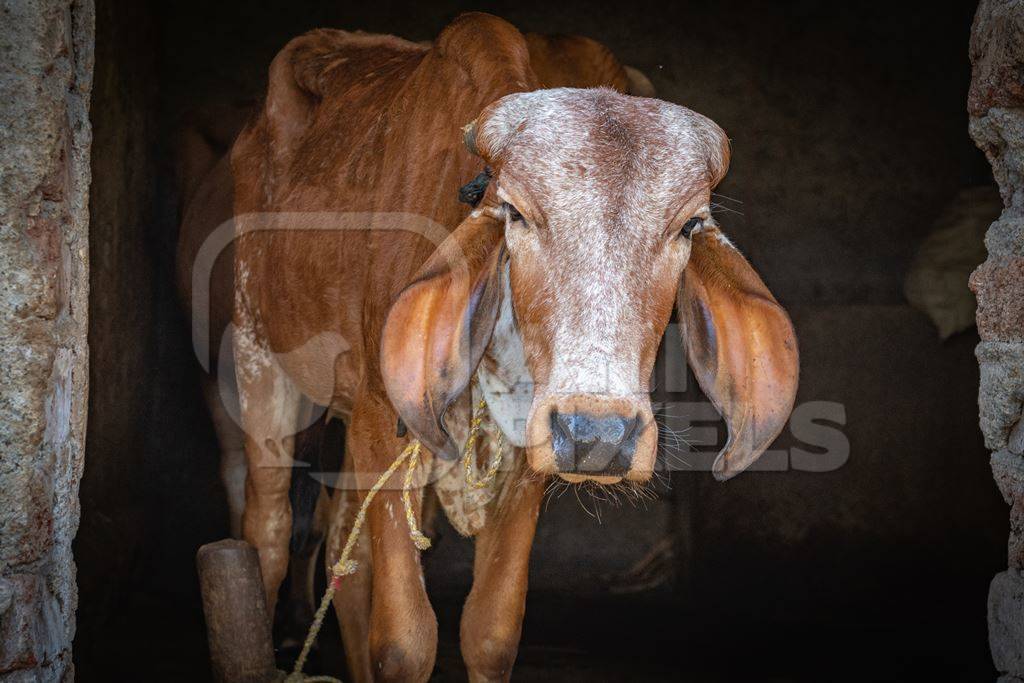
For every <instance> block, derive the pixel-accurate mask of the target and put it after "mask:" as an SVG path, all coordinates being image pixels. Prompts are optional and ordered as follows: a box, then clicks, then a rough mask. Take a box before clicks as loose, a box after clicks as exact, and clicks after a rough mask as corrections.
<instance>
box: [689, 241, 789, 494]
mask: <svg viewBox="0 0 1024 683" xmlns="http://www.w3.org/2000/svg"><path fill="white" fill-rule="evenodd" d="M676 309H677V312H678V314H679V321H680V324H681V325H682V329H681V333H682V337H683V343H684V345H685V346H686V354H687V358H688V359H689V362H690V367H692V368H693V373H694V375H695V376H696V377H697V382H698V383H699V384H700V386H701V389H703V390H704V393H705V394H707V396H708V398H709V399H711V402H712V403H714V404H715V407H716V408H717V409H718V412H719V413H721V414H722V417H723V418H725V422H726V424H727V426H728V428H729V440H728V442H727V443H726V445H725V448H723V449H722V452H721V453H719V454H718V457H717V458H716V459H715V463H714V465H713V467H712V472H713V473H714V475H715V478H716V479H719V480H725V479H729V478H730V477H733V476H735V475H737V474H739V473H740V472H742V471H743V470H745V469H746V468H747V467H749V466H750V465H751V464H753V462H754V461H755V460H757V458H758V456H760V455H761V453H763V452H764V450H765V449H766V448H768V446H769V445H770V444H771V442H772V441H774V440H775V437H776V436H778V435H779V432H781V431H782V428H783V427H784V426H785V424H786V421H787V420H788V419H789V414H790V412H791V411H792V410H793V401H794V400H795V398H796V388H797V381H798V377H799V373H800V367H799V354H798V351H797V344H796V334H795V332H794V331H793V323H792V322H790V319H789V316H788V315H787V314H786V311H785V310H784V309H783V308H782V306H780V305H779V303H778V302H777V301H776V300H775V297H774V296H772V293H771V292H770V291H768V288H767V287H766V286H765V284H764V282H762V281H761V278H760V277H759V276H758V274H757V273H756V272H755V271H754V269H753V268H752V267H751V266H750V264H749V263H748V262H747V260H746V259H745V258H743V255H742V254H740V252H739V251H738V250H737V249H736V247H734V246H733V245H732V243H731V242H729V240H728V239H727V238H726V237H725V235H724V234H722V232H721V231H720V230H719V229H718V228H717V227H710V226H709V227H706V228H704V229H702V230H700V231H699V232H697V233H695V234H694V235H693V243H692V249H691V251H690V262H689V263H688V264H687V266H686V270H685V271H684V272H683V281H682V284H681V285H680V287H679V293H678V295H677V298H676Z"/></svg>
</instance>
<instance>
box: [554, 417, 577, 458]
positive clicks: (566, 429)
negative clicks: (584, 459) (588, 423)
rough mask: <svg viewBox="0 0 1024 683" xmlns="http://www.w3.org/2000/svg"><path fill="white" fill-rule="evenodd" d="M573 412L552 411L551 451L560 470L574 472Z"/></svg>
mask: <svg viewBox="0 0 1024 683" xmlns="http://www.w3.org/2000/svg"><path fill="white" fill-rule="evenodd" d="M572 417H573V416H572V414H569V415H565V414H562V413H559V412H557V411H555V412H552V413H551V451H552V452H553V453H554V454H555V467H557V468H558V471H559V472H572V470H573V469H574V468H575V466H576V455H575V450H576V447H575V442H574V439H573V420H572Z"/></svg>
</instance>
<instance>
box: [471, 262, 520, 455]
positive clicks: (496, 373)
mask: <svg viewBox="0 0 1024 683" xmlns="http://www.w3.org/2000/svg"><path fill="white" fill-rule="evenodd" d="M501 279H502V297H501V309H500V311H499V312H498V321H497V322H496V323H495V325H494V334H493V335H492V336H491V342H490V344H489V345H488V347H487V351H486V353H485V354H484V359H483V362H481V363H480V365H479V367H478V368H477V373H476V374H477V379H478V381H479V384H480V389H481V390H482V391H483V394H484V398H485V399H486V400H487V409H488V411H489V412H490V414H491V418H492V419H493V420H494V421H495V422H496V423H497V424H498V426H499V427H500V428H501V431H502V432H504V434H505V438H507V439H508V440H509V441H510V442H512V444H513V445H515V446H518V447H520V448H523V447H525V446H526V419H527V417H528V416H529V413H530V406H531V405H532V404H533V378H532V377H531V376H530V370H529V369H528V368H527V367H526V353H525V351H524V350H523V340H522V337H520V336H519V330H518V329H517V328H516V320H515V315H514V314H513V312H512V288H511V286H510V284H509V272H508V263H507V262H506V264H505V273H504V276H503V277H502V278H501Z"/></svg>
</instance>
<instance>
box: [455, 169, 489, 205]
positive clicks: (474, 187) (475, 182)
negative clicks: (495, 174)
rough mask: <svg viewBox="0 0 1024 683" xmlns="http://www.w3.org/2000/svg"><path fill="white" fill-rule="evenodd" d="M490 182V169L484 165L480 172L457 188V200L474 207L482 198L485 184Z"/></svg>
mask: <svg viewBox="0 0 1024 683" xmlns="http://www.w3.org/2000/svg"><path fill="white" fill-rule="evenodd" d="M490 182H491V169H490V168H487V167H486V166H485V167H484V170H483V172H482V173H480V174H479V175H477V177H476V178H473V179H472V180H470V181H469V182H468V183H466V184H465V185H463V186H462V187H460V188H459V201H460V202H462V203H463V204H469V205H470V206H472V207H474V208H475V207H476V205H477V204H479V203H480V200H481V199H483V198H484V193H485V192H487V184H488V183H490Z"/></svg>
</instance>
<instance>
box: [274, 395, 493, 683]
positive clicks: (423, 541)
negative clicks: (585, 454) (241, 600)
mask: <svg viewBox="0 0 1024 683" xmlns="http://www.w3.org/2000/svg"><path fill="white" fill-rule="evenodd" d="M486 410H487V402H486V401H485V400H484V399H482V398H481V399H480V402H479V403H478V404H477V406H476V409H475V410H474V411H473V416H472V419H471V420H470V425H469V437H468V438H467V439H466V444H465V446H463V448H462V465H463V467H464V468H465V471H466V484H467V485H468V486H470V487H471V488H474V489H481V488H483V487H485V486H487V485H488V484H490V483H491V481H493V480H494V477H495V476H497V474H498V468H499V467H500V466H501V447H502V433H501V430H500V429H499V430H498V437H497V448H496V449H495V455H494V457H492V458H491V461H490V463H489V464H488V467H487V471H486V472H485V473H484V475H483V476H482V477H480V478H479V479H477V480H475V481H474V475H473V472H472V469H473V468H472V466H473V455H474V450H473V449H474V446H475V445H476V441H477V437H478V436H479V434H480V429H481V425H482V424H483V421H484V415H485V412H486ZM420 450H421V446H420V442H419V441H418V440H416V439H413V440H412V441H410V442H409V445H408V446H406V447H405V449H404V450H403V451H402V452H401V453H400V454H399V455H398V457H397V458H395V460H394V462H392V463H391V465H390V467H388V468H387V469H386V470H384V473H383V474H381V475H380V477H379V478H378V479H377V481H376V483H374V485H373V486H372V487H371V488H370V490H369V491H367V493H366V497H365V498H363V503H362V505H360V506H359V512H357V513H356V518H355V521H354V522H353V523H352V530H351V531H350V532H349V534H348V539H346V541H345V547H344V548H342V550H341V557H339V558H338V561H337V562H335V563H334V566H333V567H331V580H330V581H329V582H328V584H327V590H325V591H324V595H323V598H321V599H320V606H319V607H317V610H316V613H315V614H314V615H313V623H312V624H310V626H309V632H308V633H307V634H306V640H305V642H303V644H302V651H301V652H300V653H299V657H298V659H296V660H295V667H294V668H293V669H292V672H291V673H290V674H288V676H287V678H285V681H284V683H341V681H340V680H338V679H337V678H333V677H331V676H310V677H307V676H306V675H305V674H303V673H302V669H303V668H304V667H305V666H306V660H307V659H308V658H309V652H310V650H312V649H313V644H314V643H315V642H316V639H317V636H319V635H320V628H321V627H322V626H323V623H324V617H325V616H326V615H327V610H328V609H330V606H331V601H332V600H333V599H334V594H335V592H336V591H337V590H338V588H339V587H340V586H341V580H342V578H343V577H345V576H348V575H349V574H354V573H355V572H356V570H357V569H358V568H359V563H358V562H356V561H355V560H353V559H351V557H350V556H351V555H352V550H353V549H354V548H355V545H356V542H357V541H358V540H359V532H360V531H362V528H363V524H364V523H365V521H366V511H367V509H368V508H369V507H370V503H372V502H373V499H374V497H375V496H376V495H377V493H378V492H379V491H380V490H381V489H382V488H384V484H386V483H387V482H388V480H389V479H391V477H392V476H393V475H394V474H395V472H397V471H398V468H399V467H401V466H402V463H405V462H408V465H407V467H406V470H405V480H404V481H403V483H402V504H403V506H404V507H405V521H406V522H408V524H409V537H410V538H411V539H412V542H413V544H414V545H415V546H416V547H417V548H418V549H419V550H426V549H427V548H429V547H430V539H429V538H427V537H426V536H425V535H424V534H423V532H422V531H420V528H419V526H418V525H417V523H416V514H415V512H414V511H413V509H412V497H411V490H412V479H413V475H414V474H415V473H416V468H417V467H418V466H419V463H420Z"/></svg>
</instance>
